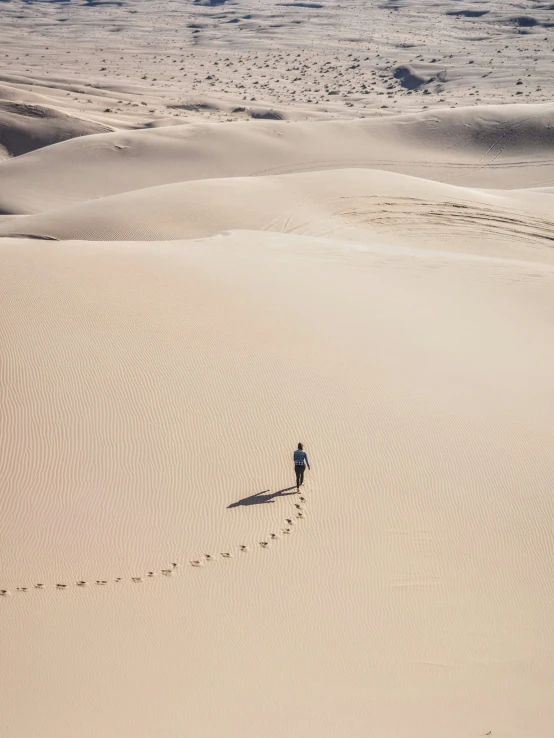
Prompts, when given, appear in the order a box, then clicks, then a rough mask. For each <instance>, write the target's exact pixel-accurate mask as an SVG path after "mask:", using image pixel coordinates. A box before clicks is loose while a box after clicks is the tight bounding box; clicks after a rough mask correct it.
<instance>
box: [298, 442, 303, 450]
mask: <svg viewBox="0 0 554 738" xmlns="http://www.w3.org/2000/svg"><path fill="white" fill-rule="evenodd" d="M303 448H304V446H303V445H302V444H301V443H299V444H298V450H299V451H302V449H303Z"/></svg>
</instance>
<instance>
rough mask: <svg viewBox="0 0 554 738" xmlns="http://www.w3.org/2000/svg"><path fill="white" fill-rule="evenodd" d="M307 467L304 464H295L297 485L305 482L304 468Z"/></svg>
mask: <svg viewBox="0 0 554 738" xmlns="http://www.w3.org/2000/svg"><path fill="white" fill-rule="evenodd" d="M305 469H306V467H305V466H304V464H295V465H294V471H295V473H296V486H298V485H300V484H303V482H304V470H305Z"/></svg>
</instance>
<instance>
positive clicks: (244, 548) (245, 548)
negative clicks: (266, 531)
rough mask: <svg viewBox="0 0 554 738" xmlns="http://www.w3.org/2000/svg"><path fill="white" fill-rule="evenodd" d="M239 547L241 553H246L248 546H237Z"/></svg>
mask: <svg viewBox="0 0 554 738" xmlns="http://www.w3.org/2000/svg"><path fill="white" fill-rule="evenodd" d="M239 549H240V550H241V551H242V552H243V553H246V552H247V551H248V546H239Z"/></svg>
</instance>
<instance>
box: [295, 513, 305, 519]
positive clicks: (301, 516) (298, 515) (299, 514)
mask: <svg viewBox="0 0 554 738" xmlns="http://www.w3.org/2000/svg"><path fill="white" fill-rule="evenodd" d="M296 517H297V518H303V517H304V514H303V513H301V512H299V513H296Z"/></svg>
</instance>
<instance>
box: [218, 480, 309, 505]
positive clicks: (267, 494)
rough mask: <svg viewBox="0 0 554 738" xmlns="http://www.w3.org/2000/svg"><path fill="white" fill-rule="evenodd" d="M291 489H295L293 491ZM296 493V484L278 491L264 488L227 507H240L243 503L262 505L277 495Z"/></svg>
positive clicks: (285, 495)
mask: <svg viewBox="0 0 554 738" xmlns="http://www.w3.org/2000/svg"><path fill="white" fill-rule="evenodd" d="M291 490H294V491H293V492H291ZM294 494H296V485H295V486H294V487H285V489H280V490H278V491H277V492H271V491H270V490H268V489H264V490H263V491H262V492H257V493H256V494H255V495H250V497H244V498H243V499H242V500H238V502H233V503H231V504H230V505H227V508H230V507H240V506H241V505H262V504H264V503H265V502H274V498H275V497H288V495H294Z"/></svg>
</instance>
